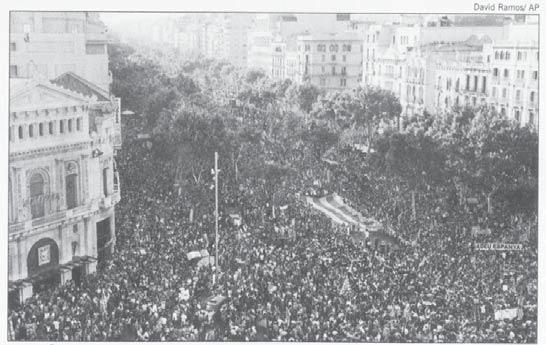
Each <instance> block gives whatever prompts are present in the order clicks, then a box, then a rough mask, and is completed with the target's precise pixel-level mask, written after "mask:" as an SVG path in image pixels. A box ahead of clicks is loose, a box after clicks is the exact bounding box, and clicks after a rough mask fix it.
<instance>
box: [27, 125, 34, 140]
mask: <svg viewBox="0 0 546 345" xmlns="http://www.w3.org/2000/svg"><path fill="white" fill-rule="evenodd" d="M28 137H29V138H32V137H34V125H28Z"/></svg>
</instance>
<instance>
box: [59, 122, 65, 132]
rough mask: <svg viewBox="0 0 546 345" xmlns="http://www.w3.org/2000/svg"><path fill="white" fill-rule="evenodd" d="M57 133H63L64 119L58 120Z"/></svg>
mask: <svg viewBox="0 0 546 345" xmlns="http://www.w3.org/2000/svg"><path fill="white" fill-rule="evenodd" d="M59 133H61V134H62V133H64V120H61V121H59Z"/></svg>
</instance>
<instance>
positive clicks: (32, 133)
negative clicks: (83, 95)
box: [9, 117, 83, 142]
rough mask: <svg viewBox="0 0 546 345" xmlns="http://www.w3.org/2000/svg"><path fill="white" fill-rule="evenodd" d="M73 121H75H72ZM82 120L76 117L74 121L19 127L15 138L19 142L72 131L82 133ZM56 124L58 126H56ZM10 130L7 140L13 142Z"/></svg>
mask: <svg viewBox="0 0 546 345" xmlns="http://www.w3.org/2000/svg"><path fill="white" fill-rule="evenodd" d="M74 120H75V121H74ZM82 121H83V120H82V118H81V117H78V118H76V119H67V120H58V121H56V120H54V121H49V122H40V123H38V124H34V123H33V124H30V125H28V127H27V128H25V126H23V125H20V126H18V128H17V138H18V139H19V140H23V139H27V138H37V137H43V136H46V135H55V134H64V133H71V132H74V131H78V132H80V131H82V130H83V126H82ZM56 123H58V125H57V124H56ZM12 128H13V127H10V129H9V140H10V141H12V142H13V141H15V138H14V135H13V133H12Z"/></svg>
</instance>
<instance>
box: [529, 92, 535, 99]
mask: <svg viewBox="0 0 546 345" xmlns="http://www.w3.org/2000/svg"><path fill="white" fill-rule="evenodd" d="M529 100H530V101H531V102H534V101H535V92H534V91H531V93H530V94H529Z"/></svg>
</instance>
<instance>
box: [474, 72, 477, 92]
mask: <svg viewBox="0 0 546 345" xmlns="http://www.w3.org/2000/svg"><path fill="white" fill-rule="evenodd" d="M477 90H478V76H477V75H475V76H474V91H477Z"/></svg>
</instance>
